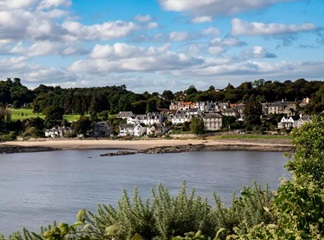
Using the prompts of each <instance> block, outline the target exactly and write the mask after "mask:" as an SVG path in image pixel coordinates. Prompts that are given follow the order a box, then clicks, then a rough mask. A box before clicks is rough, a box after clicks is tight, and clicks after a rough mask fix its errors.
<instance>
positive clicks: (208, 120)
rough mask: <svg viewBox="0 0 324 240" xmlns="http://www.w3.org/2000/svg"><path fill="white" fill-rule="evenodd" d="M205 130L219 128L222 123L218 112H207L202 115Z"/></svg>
mask: <svg viewBox="0 0 324 240" xmlns="http://www.w3.org/2000/svg"><path fill="white" fill-rule="evenodd" d="M202 119H203V121H204V125H205V128H206V130H208V131H216V130H219V129H221V127H222V123H223V117H222V115H220V114H218V113H208V114H206V115H203V117H202Z"/></svg>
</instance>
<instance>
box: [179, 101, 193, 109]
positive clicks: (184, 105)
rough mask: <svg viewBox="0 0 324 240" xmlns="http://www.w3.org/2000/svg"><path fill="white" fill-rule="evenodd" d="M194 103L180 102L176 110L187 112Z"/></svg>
mask: <svg viewBox="0 0 324 240" xmlns="http://www.w3.org/2000/svg"><path fill="white" fill-rule="evenodd" d="M195 106H196V103H194V102H181V103H180V106H179V108H178V110H188V109H190V108H194V107H195Z"/></svg>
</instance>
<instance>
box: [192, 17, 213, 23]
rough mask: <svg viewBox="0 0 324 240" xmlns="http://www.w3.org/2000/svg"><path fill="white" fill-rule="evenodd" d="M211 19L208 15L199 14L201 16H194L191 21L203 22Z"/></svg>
mask: <svg viewBox="0 0 324 240" xmlns="http://www.w3.org/2000/svg"><path fill="white" fill-rule="evenodd" d="M212 20H213V19H212V18H211V17H210V16H201V17H195V18H193V19H192V20H191V22H192V23H205V22H211V21H212Z"/></svg>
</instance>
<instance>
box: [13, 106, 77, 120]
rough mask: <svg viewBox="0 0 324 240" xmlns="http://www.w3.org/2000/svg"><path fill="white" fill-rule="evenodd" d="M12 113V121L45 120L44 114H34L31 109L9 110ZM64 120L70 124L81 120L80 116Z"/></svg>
mask: <svg viewBox="0 0 324 240" xmlns="http://www.w3.org/2000/svg"><path fill="white" fill-rule="evenodd" d="M9 110H10V112H11V119H12V120H14V121H16V120H23V119H26V118H36V117H40V118H45V115H44V114H41V113H33V109H30V108H17V109H16V108H9ZM63 118H64V119H66V120H67V121H69V122H73V121H75V120H78V119H79V118H80V115H78V114H71V115H64V116H63Z"/></svg>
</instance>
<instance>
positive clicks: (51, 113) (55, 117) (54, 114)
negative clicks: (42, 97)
mask: <svg viewBox="0 0 324 240" xmlns="http://www.w3.org/2000/svg"><path fill="white" fill-rule="evenodd" d="M43 113H44V115H45V120H46V122H48V123H50V124H57V123H58V122H61V121H62V120H63V115H64V108H62V107H57V106H49V107H46V108H45V109H44V111H43Z"/></svg>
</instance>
